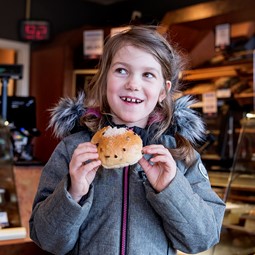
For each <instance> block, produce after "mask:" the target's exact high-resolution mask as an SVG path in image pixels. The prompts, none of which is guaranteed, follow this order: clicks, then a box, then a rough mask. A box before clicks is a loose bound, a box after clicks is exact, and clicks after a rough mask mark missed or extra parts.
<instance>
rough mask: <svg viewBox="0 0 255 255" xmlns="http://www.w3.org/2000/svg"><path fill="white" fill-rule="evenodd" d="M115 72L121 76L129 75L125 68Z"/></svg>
mask: <svg viewBox="0 0 255 255" xmlns="http://www.w3.org/2000/svg"><path fill="white" fill-rule="evenodd" d="M115 72H117V73H119V74H126V73H127V70H126V69H124V68H117V69H116V70H115Z"/></svg>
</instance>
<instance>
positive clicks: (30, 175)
mask: <svg viewBox="0 0 255 255" xmlns="http://www.w3.org/2000/svg"><path fill="white" fill-rule="evenodd" d="M41 170H42V166H15V167H14V178H15V183H16V191H17V197H18V202H19V211H20V217H21V225H22V227H25V228H26V231H27V236H26V238H23V239H13V240H5V241H0V246H1V247H0V255H44V254H49V253H47V252H44V251H42V250H41V249H40V248H39V247H38V246H37V245H36V244H35V243H34V242H33V241H32V240H31V239H30V238H29V223H28V221H29V218H30V215H31V211H32V204H33V200H34V196H35V193H36V190H37V187H38V183H39V179H40V176H41Z"/></svg>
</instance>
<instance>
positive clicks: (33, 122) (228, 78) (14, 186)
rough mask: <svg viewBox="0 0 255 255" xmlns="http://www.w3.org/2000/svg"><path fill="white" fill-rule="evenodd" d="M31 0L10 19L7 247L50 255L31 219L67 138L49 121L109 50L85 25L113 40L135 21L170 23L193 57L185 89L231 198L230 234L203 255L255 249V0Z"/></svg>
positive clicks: (205, 151) (0, 64)
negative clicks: (95, 42) (92, 43)
mask: <svg viewBox="0 0 255 255" xmlns="http://www.w3.org/2000/svg"><path fill="white" fill-rule="evenodd" d="M23 2H24V3H23V5H22V6H21V3H17V4H18V5H19V7H20V10H21V11H22V13H20V15H19V16H18V17H16V18H13V20H12V21H11V22H10V23H9V24H10V25H12V27H11V26H10V28H8V29H6V27H8V23H6V22H5V27H4V28H2V27H1V25H0V37H1V30H2V31H3V34H4V36H3V38H0V78H1V80H0V81H1V82H0V83H1V84H0V85H1V100H0V106H1V108H0V109H1V114H0V115H1V123H0V134H1V135H0V139H1V140H0V141H1V142H0V145H1V148H0V151H1V157H0V220H1V221H0V224H1V229H0V247H1V248H0V255H8V254H18V255H40V254H48V253H46V252H45V251H42V250H41V249H40V248H39V247H37V246H36V245H35V244H34V243H33V242H32V241H31V239H30V238H29V226H28V219H29V217H30V213H31V207H32V202H33V198H34V195H35V192H36V189H37V185H38V182H39V178H40V174H41V170H42V168H43V166H44V164H45V163H46V162H47V160H48V159H49V157H50V155H51V153H52V152H53V150H54V148H55V146H56V145H57V143H58V142H59V141H58V140H57V139H56V138H54V137H53V136H52V130H51V129H48V128H47V126H48V122H49V119H50V114H49V111H48V109H50V108H51V107H53V106H54V105H55V104H56V103H57V102H58V100H59V99H60V98H61V97H66V96H69V97H74V96H76V95H77V94H78V92H79V91H80V90H83V89H84V86H86V85H87V84H88V83H89V81H90V79H91V77H92V76H93V75H94V74H95V73H96V71H97V70H96V65H97V63H98V58H99V55H97V52H96V51H94V52H93V51H92V52H90V51H89V52H86V46H87V45H86V43H87V44H89V41H87V40H86V38H85V32H94V31H96V32H97V34H98V38H99V37H100V38H101V39H103V40H104V39H105V38H106V37H107V36H108V35H109V34H110V33H112V32H113V31H115V30H118V29H122V28H123V27H126V26H128V25H129V24H150V25H156V24H157V25H160V27H159V32H161V33H168V34H169V35H170V38H171V39H172V40H173V41H174V42H176V43H177V44H178V46H179V48H180V49H182V50H183V52H184V53H185V54H186V55H187V58H189V62H190V64H189V69H187V70H185V71H184V72H182V73H180V78H181V79H182V81H183V84H184V90H183V92H182V94H190V95H192V96H194V97H195V98H197V99H198V103H197V104H196V105H194V106H193V107H194V109H196V110H197V111H198V112H199V113H200V114H202V116H203V118H204V120H205V123H206V127H207V132H208V135H207V140H206V141H205V143H203V144H201V145H200V146H199V147H198V148H197V150H198V151H199V152H200V153H201V156H202V160H203V162H204V164H205V166H206V168H207V170H208V174H209V178H210V181H211V185H212V187H213V189H215V191H216V192H217V193H218V194H219V196H220V197H221V198H222V199H223V200H224V201H225V202H226V204H227V209H226V212H225V217H224V221H223V226H222V232H221V241H220V243H219V244H218V245H216V246H215V247H213V248H212V249H210V250H209V251H206V252H203V253H200V254H201V255H202V254H203V255H239V254H240V255H254V254H255V74H254V71H255V16H254V13H255V2H254V0H216V1H190V4H187V3H186V2H185V1H176V2H179V4H177V3H172V4H169V3H168V2H169V1H162V5H161V6H160V1H158V2H157V6H156V7H151V6H152V5H155V2H154V1H139V3H135V2H136V1H127V0H109V1H103V0H101V1H100V0H91V1H89V0H88V1H86V0H83V1H78V3H73V5H74V7H73V9H70V10H69V12H68V13H66V14H64V12H63V13H62V12H61V13H60V14H59V16H58V15H55V13H56V10H57V5H56V4H60V1H56V3H55V4H52V7H50V6H45V9H44V11H42V9H43V8H41V6H43V1H39V2H38V3H34V2H33V1H23ZM49 2H53V1H49ZM54 2H55V1H54ZM63 2H68V1H63ZM7 5H8V4H7ZM46 5H47V4H46ZM75 5H77V6H75ZM40 8H41V9H40ZM62 8H64V10H65V11H66V12H67V10H68V9H69V8H70V6H69V5H68V4H67V3H63V7H62ZM65 8H66V9H65ZM82 8H84V9H82ZM86 8H87V9H86ZM85 9H86V11H85ZM124 9H125V10H126V12H125V13H123V15H122V10H124ZM83 10H84V13H85V14H86V15H84V13H83ZM76 13H77V15H76ZM120 13H121V14H120ZM54 15H55V16H54ZM7 16H8V15H7ZM10 16H11V15H10ZM67 16H68V17H67ZM83 16H84V18H83V19H81V17H83ZM11 18H12V17H11ZM72 19H73V20H72ZM0 20H1V18H0ZM24 21H26V22H27V21H28V23H27V24H26V22H24ZM0 23H2V22H0ZM25 26H30V28H31V27H33V30H22V29H24V28H25ZM39 26H40V28H42V27H43V30H40V31H39V32H40V36H37V35H38V34H37V35H36V33H34V32H35V31H38V30H37V29H39V28H38V27H39ZM48 29H49V30H48ZM7 30H8V31H7ZM12 30H13V32H11V31H12ZM26 32H28V33H26ZM102 47H103V46H102ZM46 148H47V149H46ZM178 254H179V255H183V253H181V252H179V253H178Z"/></svg>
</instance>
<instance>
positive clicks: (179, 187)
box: [146, 156, 225, 253]
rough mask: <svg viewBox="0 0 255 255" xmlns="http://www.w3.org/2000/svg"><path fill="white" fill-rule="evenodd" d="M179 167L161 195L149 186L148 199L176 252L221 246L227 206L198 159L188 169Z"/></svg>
mask: <svg viewBox="0 0 255 255" xmlns="http://www.w3.org/2000/svg"><path fill="white" fill-rule="evenodd" d="M178 165H179V166H178V168H177V174H176V176H175V178H174V179H173V181H172V182H171V183H170V185H169V186H168V187H167V188H166V189H165V190H163V191H162V192H160V193H155V191H154V190H153V189H152V188H151V187H150V186H149V185H146V191H147V199H148V200H149V201H150V203H151V205H152V206H153V207H154V209H155V210H156V211H157V213H158V214H159V215H160V217H161V218H162V220H163V225H164V229H165V232H166V234H167V236H168V238H169V240H170V242H171V244H172V246H173V247H174V248H175V249H177V250H180V251H182V252H185V253H198V252H202V251H204V250H207V249H209V248H210V247H212V246H213V245H215V244H216V243H218V242H219V239H220V231H221V226H222V221H223V217H224V212H225V204H224V202H223V201H222V200H221V199H220V198H219V197H218V195H217V194H216V193H215V192H214V191H213V190H212V188H211V185H210V181H209V178H208V175H207V171H206V169H205V167H204V165H203V163H202V162H201V159H200V157H199V156H198V158H197V161H196V162H195V163H194V164H193V165H192V166H191V167H190V168H188V169H185V170H184V167H183V166H182V165H181V164H178Z"/></svg>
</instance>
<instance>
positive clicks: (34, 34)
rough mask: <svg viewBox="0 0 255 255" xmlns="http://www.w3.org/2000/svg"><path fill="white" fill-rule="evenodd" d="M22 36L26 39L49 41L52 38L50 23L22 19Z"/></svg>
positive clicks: (22, 38)
mask: <svg viewBox="0 0 255 255" xmlns="http://www.w3.org/2000/svg"><path fill="white" fill-rule="evenodd" d="M20 37H21V40H24V41H47V40H49V39H50V24H49V22H48V21H42V20H22V21H21V23H20Z"/></svg>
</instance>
